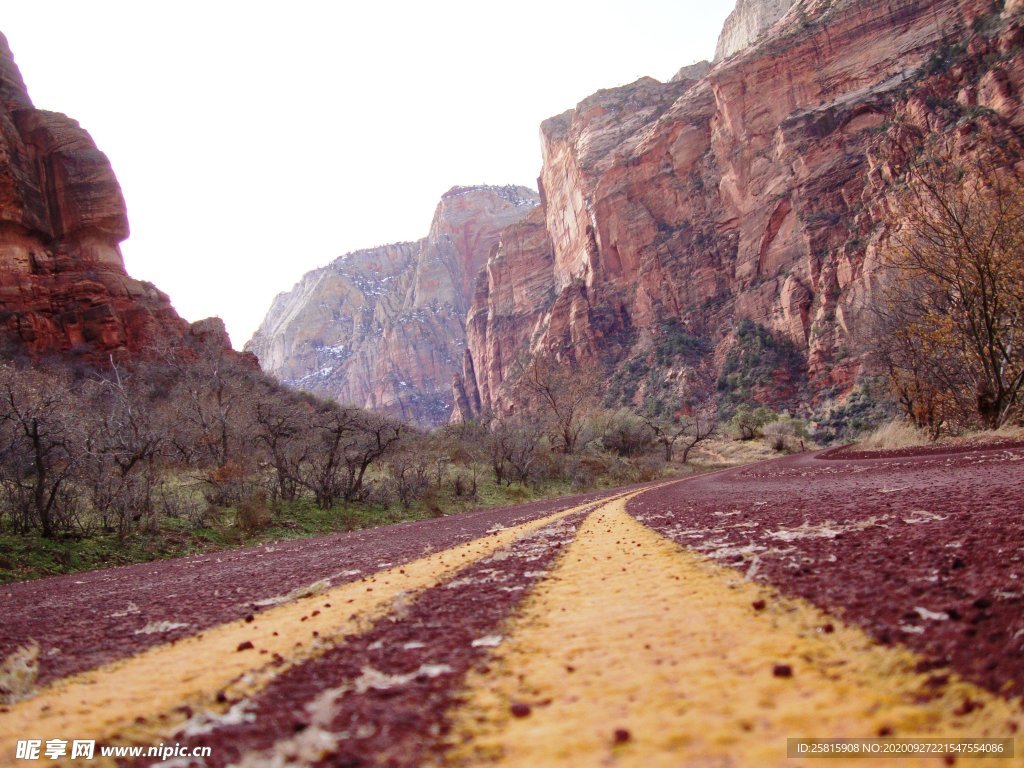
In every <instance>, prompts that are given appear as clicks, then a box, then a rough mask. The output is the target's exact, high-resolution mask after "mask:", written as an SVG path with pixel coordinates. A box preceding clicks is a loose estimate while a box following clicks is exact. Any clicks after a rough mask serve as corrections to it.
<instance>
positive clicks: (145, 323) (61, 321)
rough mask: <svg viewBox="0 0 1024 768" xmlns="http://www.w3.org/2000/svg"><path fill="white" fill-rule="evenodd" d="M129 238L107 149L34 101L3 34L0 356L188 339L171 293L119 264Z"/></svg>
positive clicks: (108, 351) (124, 353)
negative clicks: (121, 246) (39, 107)
mask: <svg viewBox="0 0 1024 768" xmlns="http://www.w3.org/2000/svg"><path fill="white" fill-rule="evenodd" d="M126 237H128V217H127V213H126V211H125V203H124V198H123V197H122V196H121V189H120V187H119V186H118V183H117V179H116V178H115V177H114V173H113V171H112V170H111V167H110V163H109V161H108V160H107V157H106V156H105V155H104V154H103V153H102V152H100V151H99V149H97V147H96V145H95V143H94V142H93V140H92V138H91V137H90V136H89V134H88V133H87V132H86V131H85V130H84V129H82V128H81V126H79V124H78V123H77V122H75V121H74V120H72V119H71V118H69V117H67V116H65V115H62V114H59V113H56V112H47V111H44V110H39V109H36V108H35V107H34V106H33V105H32V101H31V99H30V98H29V96H28V92H27V91H26V89H25V84H24V82H23V81H22V77H21V73H20V72H19V70H18V67H17V65H16V64H15V63H14V58H13V56H12V54H11V51H10V48H9V47H8V45H7V41H6V39H5V38H4V37H3V36H2V35H0V346H2V347H3V350H4V353H5V354H6V355H15V356H17V355H27V356H28V357H30V358H32V359H38V358H40V357H44V356H48V355H59V356H73V357H77V358H79V359H82V360H84V361H86V362H105V361H107V360H108V358H109V357H110V356H112V355H113V356H115V357H119V358H129V359H130V358H132V357H138V356H144V355H146V354H148V353H151V352H153V351H154V350H155V349H158V348H163V347H171V346H174V345H177V344H180V343H181V341H182V340H187V339H188V338H189V336H190V329H189V325H188V323H186V322H185V321H184V320H182V319H181V318H180V317H179V316H178V315H177V313H176V312H175V311H174V308H173V307H172V306H171V303H170V300H169V299H168V297H167V296H166V295H165V294H164V293H162V292H161V291H159V290H158V289H157V288H156V287H155V286H153V285H151V284H150V283H146V282H141V281H139V280H135V279H133V278H132V277H130V276H129V275H128V274H127V273H126V272H125V268H124V261H123V259H122V257H121V251H120V248H119V244H120V243H121V241H123V240H124V239H125V238H126ZM197 333H202V334H203V335H208V333H209V329H208V328H206V326H203V327H202V328H200V329H197ZM223 342H224V344H227V336H226V334H225V335H224V337H223Z"/></svg>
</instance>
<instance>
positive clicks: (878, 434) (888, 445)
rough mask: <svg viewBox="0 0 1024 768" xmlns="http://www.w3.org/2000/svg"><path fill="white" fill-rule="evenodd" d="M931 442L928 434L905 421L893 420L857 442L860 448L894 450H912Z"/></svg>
mask: <svg viewBox="0 0 1024 768" xmlns="http://www.w3.org/2000/svg"><path fill="white" fill-rule="evenodd" d="M929 442H931V440H930V438H929V436H928V433H927V432H925V431H924V430H923V429H920V428H918V427H915V426H914V425H913V424H911V423H910V422H909V421H907V420H906V419H893V420H892V421H889V422H886V423H885V424H882V425H881V426H879V427H878V428H877V429H875V430H874V431H872V432H871V433H869V434H868V435H867V437H865V438H863V439H862V440H860V441H859V443H858V444H859V445H860V447H861V448H867V449H881V450H886V449H896V448H912V447H914V446H917V445H926V444H927V443H929Z"/></svg>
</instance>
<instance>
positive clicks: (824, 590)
mask: <svg viewBox="0 0 1024 768" xmlns="http://www.w3.org/2000/svg"><path fill="white" fill-rule="evenodd" d="M914 454H915V452H914V451H902V452H900V453H898V454H896V455H880V456H875V457H872V454H867V453H860V454H853V453H852V452H851V451H850V450H849V449H839V450H832V451H825V452H823V453H818V454H813V455H809V454H804V455H800V456H794V457H790V458H787V459H783V460H781V461H774V462H767V463H764V464H759V465H754V466H750V467H746V468H741V469H738V470H734V471H731V472H727V473H724V474H720V475H713V476H708V477H706V478H701V479H700V480H697V481H695V482H692V483H684V484H681V485H676V486H671V487H668V488H665V489H661V490H655V491H651V492H649V493H645V494H643V495H641V496H639V497H637V498H636V499H634V500H633V501H632V502H631V503H630V504H629V505H628V510H629V511H630V512H631V513H632V514H633V515H634V516H635V517H636V518H637V519H639V520H640V521H641V522H644V523H646V524H647V525H649V526H650V527H651V528H653V529H655V530H657V531H659V532H660V533H662V534H664V535H665V536H667V537H669V538H671V539H673V540H674V541H676V542H678V543H679V544H681V545H683V546H685V547H689V548H692V549H694V550H696V551H698V552H701V553H703V554H705V555H707V556H709V557H712V558H715V559H716V560H718V561H719V562H721V563H723V564H727V565H731V566H733V567H735V568H737V569H739V570H740V571H741V572H743V573H744V574H747V575H748V576H749V577H750V578H754V579H756V580H758V581H763V582H767V583H770V584H772V585H773V586H775V587H777V588H778V589H779V590H780V591H781V592H783V593H784V594H787V595H790V596H799V597H802V598H805V599H807V600H809V601H810V602H812V603H814V604H815V605H817V606H818V607H819V608H821V609H823V610H824V611H827V612H829V613H831V614H832V615H834V616H837V617H840V618H842V619H844V620H845V621H847V622H849V623H852V624H856V625H859V626H860V627H862V628H863V629H865V630H866V631H867V632H868V633H869V634H870V635H872V636H873V637H874V638H876V639H877V640H878V641H880V642H882V643H884V644H891V643H899V644H902V645H905V646H908V647H910V648H911V649H913V650H914V651H916V652H917V653H918V654H920V655H921V656H923V657H924V658H925V659H926V660H927V661H926V662H924V663H925V664H927V665H928V666H929V668H930V667H934V668H935V670H936V672H935V676H934V679H935V684H936V685H940V684H942V682H943V674H942V672H941V669H942V668H947V667H948V668H951V669H953V670H955V671H956V672H958V673H960V674H961V675H962V676H963V677H965V678H967V679H969V680H971V681H973V682H975V683H978V684H980V685H981V686H983V687H985V688H988V689H989V690H991V691H993V692H996V693H1002V694H1004V695H1007V694H1009V695H1016V696H1019V695H1021V694H1022V693H1024V444H1020V443H1016V444H1006V445H1003V446H1001V447H994V448H990V449H988V450H970V451H964V452H959V453H951V452H944V451H942V450H939V449H925V450H923V451H919V452H917V454H918V455H914ZM850 455H852V456H854V457H855V458H848V457H849V456H850ZM922 671H924V670H922Z"/></svg>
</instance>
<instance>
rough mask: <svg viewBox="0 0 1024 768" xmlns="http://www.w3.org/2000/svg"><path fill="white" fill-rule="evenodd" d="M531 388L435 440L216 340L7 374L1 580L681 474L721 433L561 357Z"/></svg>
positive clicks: (0, 458) (713, 424)
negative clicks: (630, 400)
mask: <svg viewBox="0 0 1024 768" xmlns="http://www.w3.org/2000/svg"><path fill="white" fill-rule="evenodd" d="M519 386H520V387H521V388H522V392H521V396H522V397H523V398H524V402H530V403H532V405H533V407H532V408H530V409H524V410H523V411H522V412H521V413H515V414H505V415H501V416H499V415H494V414H491V415H485V416H484V417H482V418H481V419H480V420H479V421H478V422H471V423H465V424H451V425H446V426H444V427H440V428H437V429H435V430H432V431H425V430H420V429H416V428H414V427H411V426H409V425H407V424H404V423H401V422H399V421H396V420H394V419H390V418H386V417H384V416H381V415H379V414H374V413H369V412H366V411H363V410H361V409H358V408H354V407H348V406H343V405H339V404H337V403H334V402H330V401H325V400H321V399H318V398H315V397H312V396H310V395H307V394H302V393H297V392H294V391H292V390H289V389H287V388H284V387H282V386H280V385H278V384H277V383H275V382H274V381H273V380H271V379H269V378H268V377H266V376H264V375H262V374H261V373H259V372H258V371H257V370H255V369H254V368H253V367H252V366H251V365H250V364H248V363H247V361H246V359H245V358H244V357H241V356H238V355H236V354H234V353H232V352H230V351H226V350H224V349H222V348H219V347H217V346H216V345H215V344H211V345H210V346H208V347H203V346H199V347H198V348H195V349H190V350H187V354H178V355H177V356H173V357H172V356H167V357H165V358H163V359H161V360H158V361H150V362H147V363H140V364H136V365H134V366H132V367H131V368H126V367H121V366H117V365H114V364H111V365H110V366H108V367H107V368H106V369H103V370H96V369H90V368H84V367H79V368H70V367H68V366H67V365H66V364H56V365H54V366H52V367H46V366H44V365H40V364H38V363H37V364H33V365H24V366H18V365H16V364H13V363H5V364H0V581H16V580H22V579H26V578H34V577H38V576H43V575H50V574H55V573H65V572H74V571H80V570H84V569H89V568H97V567H107V566H112V565H119V564H125V563H132V562H140V561H146V560H151V559H156V558H163V557H173V556H179V555H186V554H193V553H199V552H208V551H215V550H219V549H224V548H229V547H237V546H243V545H247V544H254V543H261V542H269V541H275V540H280V539H288V538H296V537H302V536H309V535H317V534H325V533H331V532H335V531H347V530H353V529H357V528H364V527H370V526H377V525H383V524H389V523H396V522H400V521H404V520H416V519H423V518H427V517H436V516H441V515H445V514H453V513H458V512H462V511H466V510H470V509H475V508H481V507H491V506H503V505H509V504H517V503H523V502H527V501H531V500H535V499H540V498H548V497H552V496H559V495H568V494H572V493H577V492H582V491H587V490H591V489H596V488H601V487H614V486H620V485H626V484H631V483H637V482H643V481H649V480H654V479H658V478H661V477H668V476H675V475H679V474H681V473H687V472H692V471H697V470H696V468H695V467H694V466H693V458H694V457H695V454H694V449H695V448H697V447H698V446H700V445H701V444H702V443H705V442H707V441H709V440H711V439H713V438H714V437H715V435H716V434H717V433H718V424H717V421H716V419H714V418H713V416H712V415H710V414H705V413H693V414H675V415H674V416H664V417H658V418H655V417H653V416H646V417H644V416H641V415H639V414H635V413H632V412H628V411H624V410H609V409H604V408H601V407H599V405H598V403H597V400H596V395H597V387H596V385H595V383H594V380H593V379H592V378H588V377H586V376H583V375H581V374H580V372H579V371H574V370H573V369H572V368H571V367H567V366H564V365H561V364H559V363H557V362H556V361H554V360H549V359H546V358H538V359H536V360H534V361H532V362H531V364H530V365H529V366H525V367H524V368H523V369H522V371H521V372H520V381H519ZM703 460H704V461H710V462H712V463H717V460H716V459H715V458H714V456H713V455H705V456H703Z"/></svg>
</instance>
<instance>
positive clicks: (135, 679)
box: [0, 502, 594, 765]
mask: <svg viewBox="0 0 1024 768" xmlns="http://www.w3.org/2000/svg"><path fill="white" fill-rule="evenodd" d="M593 505H594V502H590V503H588V504H581V505H578V506H576V507H572V508H571V509H567V510H563V511H561V512H558V513H555V514H552V515H548V516H547V517H543V518H540V519H538V520H533V521H530V522H527V523H524V524H522V525H518V526H515V527H513V528H507V529H504V530H500V531H497V532H495V533H492V534H490V535H485V536H483V537H481V538H479V539H476V540H474V541H470V542H467V543H465V544H462V545H459V546H456V547H453V548H451V549H448V550H445V551H442V552H438V553H435V554H432V555H429V556H427V557H424V558H421V559H419V560H415V561H413V562H410V563H407V564H405V565H402V566H397V567H394V568H391V569H389V570H386V571H382V572H380V573H377V574H374V575H372V576H369V577H367V578H366V579H365V580H363V581H357V582H352V583H348V584H343V585H340V586H338V587H335V588H333V589H327V590H325V591H323V592H322V593H321V594H318V595H316V596H311V597H305V598H301V599H297V600H293V601H291V602H287V603H285V604H282V605H278V606H275V607H273V608H270V609H268V610H265V611H263V612H261V613H260V614H258V615H257V616H256V617H255V620H254V621H251V622H246V621H245V620H238V621H233V622H229V623H226V624H222V625H219V626H216V627H213V628H210V629H207V630H204V631H203V632H202V633H200V634H198V635H196V636H194V637H189V638H185V639H183V640H180V641H178V642H176V643H172V644H166V645H160V646H156V647H152V648H149V649H147V650H145V651H143V652H141V653H139V654H138V655H136V656H133V657H130V658H127V659H123V660H120V661H116V662H112V663H110V664H107V665H105V666H102V667H99V668H97V669H94V670H90V671H87V672H83V673H80V674H77V675H73V676H71V677H68V678H65V679H62V680H58V681H56V682H54V683H52V684H51V685H49V686H48V687H46V688H44V689H43V690H41V691H40V692H39V693H38V694H37V695H35V696H34V697H32V698H31V699H27V700H25V701H22V702H19V703H17V704H15V705H13V706H11V707H10V711H9V712H7V713H6V714H2V715H0V765H6V764H8V761H13V759H14V754H15V742H16V741H17V740H18V739H26V738H42V739H44V740H45V739H51V738H62V739H65V738H87V739H96V740H97V741H98V743H101V744H102V743H109V741H110V739H111V737H118V739H119V740H120V739H123V740H126V741H131V742H134V743H147V740H148V741H149V742H152V743H158V742H159V740H160V739H159V738H156V742H153V739H154V737H159V736H160V735H164V734H168V735H169V734H171V733H173V731H174V729H175V727H176V726H177V725H178V724H180V723H181V722H183V721H184V720H185V715H184V714H183V712H182V711H181V708H183V707H186V706H187V707H190V708H192V709H194V710H197V711H199V710H200V709H204V708H205V709H210V710H214V711H218V710H221V711H222V710H223V709H224V706H223V705H218V704H217V703H216V695H217V693H218V692H219V691H222V690H225V689H228V691H229V692H230V694H231V695H232V696H235V695H239V694H243V695H245V694H249V695H251V694H252V693H253V692H255V691H256V690H259V689H260V688H262V687H263V686H265V685H266V683H267V682H269V681H270V680H271V679H272V678H273V677H274V676H276V675H278V674H280V673H281V672H282V671H283V670H285V669H287V668H288V667H290V666H293V665H295V664H298V663H300V662H302V661H305V660H307V659H310V658H313V657H315V656H317V655H320V654H321V653H323V652H324V651H325V650H326V649H327V648H329V647H330V646H331V645H333V644H334V643H336V642H337V641H338V640H339V639H340V638H341V637H343V636H344V635H347V634H352V633H355V632H359V631H362V630H363V629H365V628H366V627H368V626H369V623H370V622H371V621H372V620H373V619H375V618H377V617H379V616H380V615H382V614H384V613H386V612H387V611H388V610H389V609H390V608H391V607H392V606H393V605H394V604H395V602H396V601H398V600H402V599H404V597H405V596H406V595H407V594H408V593H411V592H416V591H419V590H422V589H425V588H428V587H430V586H432V585H434V584H437V583H439V582H442V581H444V580H445V579H447V578H448V577H450V576H451V575H452V574H453V573H454V572H455V571H457V570H458V569H460V568H462V567H464V566H466V565H468V564H469V563H472V562H474V561H476V560H479V559H482V558H484V557H486V556H487V555H489V554H491V553H493V552H494V551H496V550H498V549H500V548H502V547H505V546H508V545H509V544H511V543H512V542H513V541H514V540H515V539H517V538H519V537H521V536H524V535H526V534H529V533H531V532H533V531H536V530H537V529H539V528H542V527H544V526H546V525H548V524H550V523H552V522H554V521H556V520H559V519H561V518H563V517H566V516H568V515H571V514H574V513H576V512H580V511H583V510H585V509H587V508H588V507H592V506H593ZM328 606H329V607H328ZM248 643H251V644H252V647H251V648H246V649H244V650H239V647H240V646H244V645H245V644H248ZM222 698H223V697H222ZM140 718H141V719H140ZM119 743H121V742H120V741H119Z"/></svg>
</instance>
